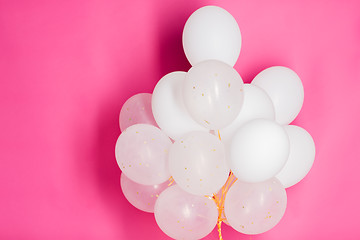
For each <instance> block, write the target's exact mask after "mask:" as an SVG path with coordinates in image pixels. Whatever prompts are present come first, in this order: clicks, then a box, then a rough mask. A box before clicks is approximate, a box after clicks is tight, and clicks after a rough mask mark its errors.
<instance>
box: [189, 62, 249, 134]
mask: <svg viewBox="0 0 360 240" xmlns="http://www.w3.org/2000/svg"><path fill="white" fill-rule="evenodd" d="M243 86H244V83H243V81H242V79H241V77H240V75H239V74H238V73H237V71H236V70H235V69H233V68H232V67H230V66H229V65H228V64H225V63H223V62H220V61H216V60H208V61H204V62H201V63H199V64H197V65H194V66H193V67H192V68H191V69H190V70H189V72H188V73H187V74H186V78H185V84H184V93H183V95H184V102H185V106H186V107H187V109H188V111H189V113H190V115H191V116H192V117H193V119H194V120H195V121H197V122H198V123H199V124H201V125H202V126H204V127H206V128H208V129H221V128H224V127H225V126H227V125H229V124H230V123H231V122H232V121H234V120H235V118H236V117H237V115H238V114H239V112H240V109H241V106H242V104H243V97H244V94H243Z"/></svg>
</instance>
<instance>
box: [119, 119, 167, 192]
mask: <svg viewBox="0 0 360 240" xmlns="http://www.w3.org/2000/svg"><path fill="white" fill-rule="evenodd" d="M171 145H172V142H171V140H170V139H169V137H168V136H166V135H165V133H163V132H162V131H161V130H160V129H159V128H157V127H154V126H152V125H148V124H135V125H132V126H130V127H128V128H127V129H126V130H125V131H124V132H122V133H121V135H120V136H119V138H118V140H117V142H116V146H115V157H116V161H117V163H118V165H119V167H120V169H121V171H122V172H123V173H124V174H126V176H127V177H128V178H130V179H131V180H132V181H134V182H137V183H139V184H144V185H155V184H160V183H163V182H165V181H166V180H167V179H169V178H170V173H169V170H168V151H169V149H170V146H171Z"/></svg>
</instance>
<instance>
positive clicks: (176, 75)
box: [152, 72, 207, 140]
mask: <svg viewBox="0 0 360 240" xmlns="http://www.w3.org/2000/svg"><path fill="white" fill-rule="evenodd" d="M185 74H186V73H185V72H172V73H169V74H167V75H165V76H164V77H163V78H161V79H160V81H159V82H158V83H157V84H156V86H155V89H154V92H153V95H152V110H153V113H154V117H155V120H156V122H157V123H158V125H159V127H160V128H161V129H162V130H163V131H164V132H165V133H166V134H167V135H168V136H169V137H171V138H172V139H174V140H176V139H179V138H180V137H181V136H183V135H184V134H186V133H188V132H191V131H207V129H206V128H204V127H202V126H201V125H199V124H198V123H197V122H195V121H194V120H193V119H192V118H191V116H190V115H189V113H188V111H187V110H186V107H185V105H184V102H183V94H182V92H183V84H184V81H185Z"/></svg>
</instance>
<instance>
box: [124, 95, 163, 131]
mask: <svg viewBox="0 0 360 240" xmlns="http://www.w3.org/2000/svg"><path fill="white" fill-rule="evenodd" d="M151 97H152V94H151V93H139V94H136V95H134V96H132V97H131V98H129V99H128V100H127V101H126V102H125V103H124V105H123V106H122V108H121V111H120V117H119V122H120V130H121V131H124V130H125V129H126V128H127V127H129V126H131V125H134V124H138V123H147V124H150V125H154V126H157V124H156V122H155V119H154V116H153V114H152V110H151Z"/></svg>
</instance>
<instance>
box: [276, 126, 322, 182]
mask: <svg viewBox="0 0 360 240" xmlns="http://www.w3.org/2000/svg"><path fill="white" fill-rule="evenodd" d="M284 129H285V131H286V132H287V134H288V136H289V139H290V154H289V159H288V160H287V162H286V164H285V166H284V167H283V169H281V171H280V173H278V174H277V175H276V178H277V179H279V180H280V182H281V183H282V184H283V185H284V187H285V188H288V187H291V186H293V185H295V184H296V183H298V182H300V181H301V180H302V179H303V178H304V177H305V176H306V174H307V173H308V172H309V171H310V169H311V167H312V165H313V163H314V159H315V143H314V140H313V138H312V137H311V135H310V134H309V133H308V132H307V131H306V130H305V129H303V128H301V127H298V126H294V125H288V126H285V127H284Z"/></svg>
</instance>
